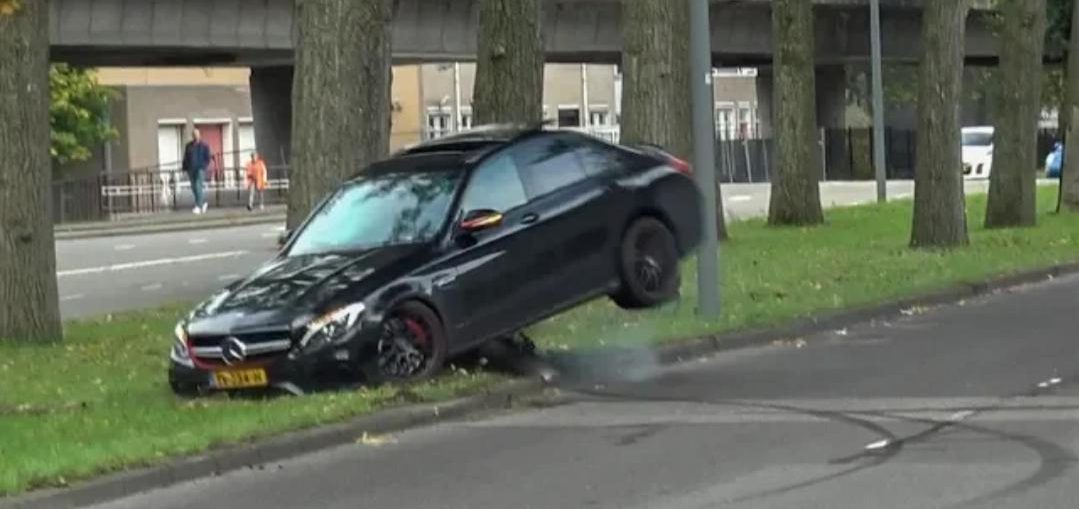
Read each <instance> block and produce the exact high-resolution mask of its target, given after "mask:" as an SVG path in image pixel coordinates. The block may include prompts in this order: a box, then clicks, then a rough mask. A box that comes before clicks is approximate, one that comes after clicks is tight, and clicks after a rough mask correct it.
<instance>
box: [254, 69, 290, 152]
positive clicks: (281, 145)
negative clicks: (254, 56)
mask: <svg viewBox="0 0 1079 509" xmlns="http://www.w3.org/2000/svg"><path fill="white" fill-rule="evenodd" d="M250 86H251V112H252V116H253V117H254V120H255V145H256V146H257V147H258V151H259V154H261V155H262V159H263V160H264V161H266V166H268V167H274V166H283V165H285V164H288V161H289V159H290V158H289V154H290V153H291V152H290V150H291V147H290V145H291V143H292V66H274V67H252V68H251V77H250Z"/></svg>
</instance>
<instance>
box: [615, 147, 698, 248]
mask: <svg viewBox="0 0 1079 509" xmlns="http://www.w3.org/2000/svg"><path fill="white" fill-rule="evenodd" d="M619 183H620V185H622V186H625V187H627V188H629V189H630V190H632V194H633V195H634V197H635V199H634V201H635V206H634V212H633V216H634V217H636V216H639V215H642V214H647V215H654V216H658V217H659V218H660V219H661V220H662V221H664V222H665V223H667V226H669V227H670V228H671V229H672V230H673V231H674V235H675V238H676V240H677V241H678V248H679V251H680V253H681V255H682V256H686V255H688V254H689V253H690V252H691V251H693V250H694V249H696V247H697V245H698V244H699V243H700V240H701V225H700V221H701V216H700V210H701V206H702V198H701V193H700V190H699V189H698V188H697V185H696V183H695V182H694V181H693V180H692V179H691V178H689V177H687V176H685V175H683V174H681V173H678V172H677V171H675V170H674V169H672V168H670V167H668V166H665V165H657V166H653V167H651V168H648V169H645V170H643V171H639V172H634V173H633V174H631V175H627V176H625V177H624V178H622V179H620V182H619ZM630 219H632V217H631V218H630Z"/></svg>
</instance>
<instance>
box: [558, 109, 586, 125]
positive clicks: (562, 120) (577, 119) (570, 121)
mask: <svg viewBox="0 0 1079 509" xmlns="http://www.w3.org/2000/svg"><path fill="white" fill-rule="evenodd" d="M580 125H581V109H580V108H577V107H564V106H559V107H558V126H559V127H578V126H580Z"/></svg>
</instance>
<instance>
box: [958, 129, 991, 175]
mask: <svg viewBox="0 0 1079 509" xmlns="http://www.w3.org/2000/svg"><path fill="white" fill-rule="evenodd" d="M992 169H993V128H992V127H991V126H979V127H964V128H963V178H968V179H984V178H989V172H990V171H992Z"/></svg>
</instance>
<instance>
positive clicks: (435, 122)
mask: <svg viewBox="0 0 1079 509" xmlns="http://www.w3.org/2000/svg"><path fill="white" fill-rule="evenodd" d="M450 121H451V119H450V114H449V113H448V112H444V111H439V110H437V109H436V110H434V111H430V110H428V112H427V139H429V140H433V139H435V138H441V137H443V136H445V135H447V134H449V132H450V125H451V124H450Z"/></svg>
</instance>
